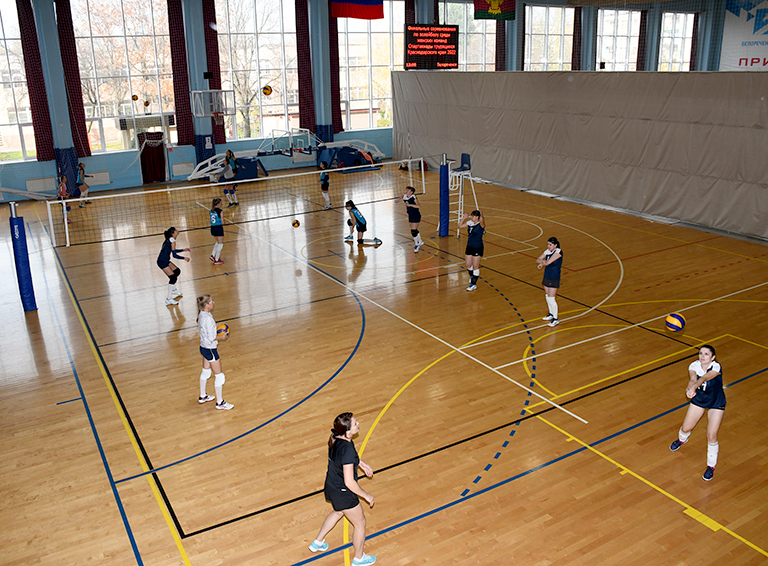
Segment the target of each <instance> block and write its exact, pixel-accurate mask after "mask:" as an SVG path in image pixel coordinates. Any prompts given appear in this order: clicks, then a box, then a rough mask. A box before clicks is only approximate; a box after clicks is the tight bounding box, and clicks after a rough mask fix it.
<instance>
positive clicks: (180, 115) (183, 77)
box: [167, 0, 195, 145]
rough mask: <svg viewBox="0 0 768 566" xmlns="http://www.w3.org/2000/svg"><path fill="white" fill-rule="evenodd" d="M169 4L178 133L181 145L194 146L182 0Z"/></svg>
mask: <svg viewBox="0 0 768 566" xmlns="http://www.w3.org/2000/svg"><path fill="white" fill-rule="evenodd" d="M167 2H168V16H169V17H168V32H169V35H170V40H171V68H172V69H173V96H174V103H175V104H176V131H177V133H178V135H179V145H194V144H195V130H194V125H193V122H192V103H191V102H190V100H189V74H188V73H187V46H186V43H185V40H184V16H183V10H182V8H181V0H167Z"/></svg>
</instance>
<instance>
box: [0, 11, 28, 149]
mask: <svg viewBox="0 0 768 566" xmlns="http://www.w3.org/2000/svg"><path fill="white" fill-rule="evenodd" d="M0 85H2V88H0V160H2V161H16V160H21V159H34V158H35V157H36V156H37V150H36V148H35V132H34V130H33V128H32V112H30V108H29V91H28V89H27V74H26V70H25V68H24V54H23V53H22V50H21V34H20V33H19V16H18V14H17V12H16V2H11V1H9V0H2V1H0Z"/></svg>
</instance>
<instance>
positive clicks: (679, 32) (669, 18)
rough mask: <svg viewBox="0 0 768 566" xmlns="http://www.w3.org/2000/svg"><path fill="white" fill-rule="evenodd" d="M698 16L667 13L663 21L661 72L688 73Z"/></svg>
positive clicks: (660, 51)
mask: <svg viewBox="0 0 768 566" xmlns="http://www.w3.org/2000/svg"><path fill="white" fill-rule="evenodd" d="M695 16H696V14H685V13H677V12H665V13H664V16H663V17H662V19H661V45H660V48H659V71H688V70H690V64H691V47H692V45H693V43H692V39H693V20H694V17H695Z"/></svg>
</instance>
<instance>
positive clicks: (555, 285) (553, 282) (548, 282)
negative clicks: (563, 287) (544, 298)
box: [541, 277, 560, 289]
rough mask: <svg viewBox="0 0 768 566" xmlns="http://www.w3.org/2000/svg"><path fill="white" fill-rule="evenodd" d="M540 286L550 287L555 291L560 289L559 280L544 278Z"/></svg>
mask: <svg viewBox="0 0 768 566" xmlns="http://www.w3.org/2000/svg"><path fill="white" fill-rule="evenodd" d="M541 284H542V285H544V286H545V287H552V288H554V289H557V288H558V287H560V280H559V279H547V278H546V277H545V278H544V280H543V281H542V282H541Z"/></svg>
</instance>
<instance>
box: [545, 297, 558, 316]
mask: <svg viewBox="0 0 768 566" xmlns="http://www.w3.org/2000/svg"><path fill="white" fill-rule="evenodd" d="M547 306H548V307H549V314H551V315H552V316H553V317H555V318H557V301H556V300H555V298H554V297H550V296H549V295H547Z"/></svg>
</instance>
